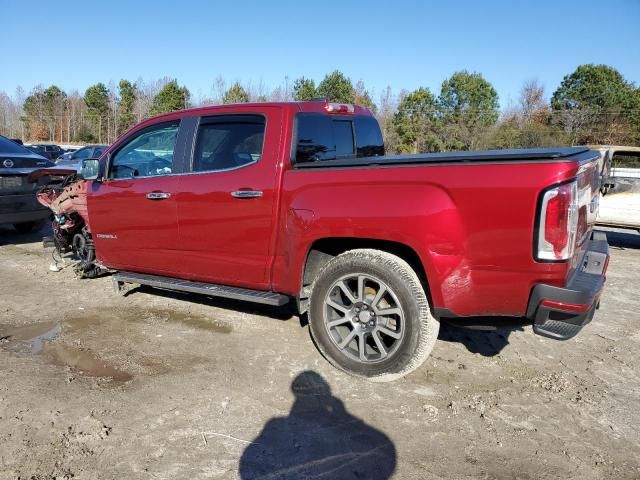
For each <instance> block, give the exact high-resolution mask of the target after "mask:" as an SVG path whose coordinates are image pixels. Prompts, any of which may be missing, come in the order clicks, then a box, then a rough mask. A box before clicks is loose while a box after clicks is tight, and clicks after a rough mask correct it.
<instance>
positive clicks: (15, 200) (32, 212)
mask: <svg viewBox="0 0 640 480" xmlns="http://www.w3.org/2000/svg"><path fill="white" fill-rule="evenodd" d="M50 213H51V212H50V211H49V209H48V208H46V207H43V206H42V205H40V204H39V203H38V201H37V200H36V196H35V194H33V193H28V194H24V195H0V223H25V222H37V221H39V220H44V219H46V218H49V215H50Z"/></svg>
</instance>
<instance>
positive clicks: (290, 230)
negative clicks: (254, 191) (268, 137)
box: [273, 162, 578, 315]
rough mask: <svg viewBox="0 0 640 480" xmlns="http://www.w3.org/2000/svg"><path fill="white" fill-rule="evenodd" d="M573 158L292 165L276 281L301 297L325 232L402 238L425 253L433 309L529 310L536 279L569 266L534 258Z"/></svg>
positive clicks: (560, 278) (558, 274)
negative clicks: (541, 208) (543, 211)
mask: <svg viewBox="0 0 640 480" xmlns="http://www.w3.org/2000/svg"><path fill="white" fill-rule="evenodd" d="M577 171H578V165H577V164H576V163H575V162H534V163H514V162H509V163H502V164H490V163H483V164H478V165H468V164H450V165H417V166H416V165H414V166H394V167H369V168H367V167H358V168H343V169H340V168H335V169H329V168H328V169H307V170H305V169H293V168H290V169H288V170H287V171H286V172H285V174H284V181H283V191H282V207H281V211H280V216H281V219H282V229H283V235H281V236H280V238H279V241H278V246H277V250H276V252H277V255H276V258H275V262H274V269H273V286H274V289H275V290H277V291H282V292H285V293H290V294H292V295H296V294H297V293H298V292H299V291H300V287H301V275H302V271H303V266H304V262H305V259H306V256H307V254H308V251H309V249H310V247H311V245H312V244H313V242H315V241H316V240H319V239H322V238H335V237H347V238H371V239H380V240H389V241H394V242H400V243H403V244H405V245H407V246H409V247H410V248H412V249H413V250H414V251H415V252H416V253H417V254H418V256H419V257H420V259H421V260H422V263H423V265H424V269H425V272H426V275H427V280H428V283H429V290H430V295H431V300H432V303H433V305H432V306H433V307H436V308H446V309H448V310H449V311H451V312H452V313H455V314H457V315H490V314H498V315H522V314H524V312H525V310H526V305H527V302H528V299H529V294H530V291H531V288H532V287H533V285H534V284H535V283H541V282H544V283H548V284H552V285H554V284H555V285H562V284H564V280H565V277H566V274H567V270H568V266H567V264H566V263H565V264H553V263H538V262H536V261H535V260H534V258H533V235H534V228H535V216H536V207H537V202H538V197H539V194H540V192H541V191H542V190H543V189H544V188H546V187H548V186H549V185H552V184H556V183H560V182H562V181H565V180H567V179H569V178H571V177H572V176H575V175H576V174H577Z"/></svg>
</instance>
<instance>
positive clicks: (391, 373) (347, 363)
mask: <svg viewBox="0 0 640 480" xmlns="http://www.w3.org/2000/svg"><path fill="white" fill-rule="evenodd" d="M352 276H356V277H357V278H358V282H359V281H360V280H359V279H360V277H365V278H367V277H368V278H371V279H378V280H379V281H380V282H379V285H383V284H384V287H385V288H382V287H380V288H379V290H382V291H383V292H384V291H385V289H386V291H388V292H389V295H392V296H393V298H392V300H393V301H395V303H397V307H398V308H395V309H386V310H378V309H377V311H378V312H379V314H378V317H377V318H376V321H381V317H380V315H381V314H384V312H390V311H391V310H400V311H401V315H402V317H400V316H399V317H398V320H397V322H396V321H394V322H393V324H394V325H395V327H396V328H397V329H398V332H401V337H400V338H399V339H398V340H394V339H391V338H387V337H384V330H379V332H381V333H383V336H381V335H380V334H379V333H378V334H377V336H378V339H377V340H380V338H385V339H386V340H387V341H391V342H392V344H391V346H390V347H389V346H388V345H383V346H382V348H381V349H378V348H377V347H376V345H378V341H376V342H373V340H376V339H373V338H372V336H373V334H372V333H368V335H369V336H368V337H367V336H366V335H367V333H365V334H364V336H363V338H367V339H368V340H366V341H368V342H370V343H369V344H367V343H364V342H365V340H362V342H363V343H362V344H361V343H359V342H360V341H361V340H360V338H359V337H358V338H355V342H356V344H355V346H356V347H357V349H358V352H361V351H363V350H364V351H365V352H366V351H369V352H373V354H372V358H373V359H368V358H367V359H364V360H363V359H362V355H363V354H362V353H358V354H357V355H358V358H353V357H354V353H353V352H352V349H351V347H348V348H345V347H342V348H340V344H342V343H344V341H347V338H346V337H350V336H352V334H353V330H350V329H351V328H352V327H353V329H355V328H356V327H358V328H362V329H364V328H368V326H369V325H371V324H370V323H369V324H364V325H363V324H362V322H363V319H361V318H360V316H359V315H361V314H355V317H354V316H353V315H354V314H353V311H354V310H353V309H355V311H360V310H361V309H360V308H356V303H354V302H353V300H359V299H362V300H364V299H365V298H366V297H365V287H364V286H363V287H360V286H359V283H358V287H357V290H358V291H352V290H351V288H349V290H350V291H351V293H352V297H354V298H351V299H350V300H348V301H349V302H350V303H352V305H351V307H350V308H351V309H352V310H350V311H349V312H350V313H346V312H342V311H340V312H338V311H336V313H338V315H339V314H340V313H341V312H342V314H343V316H342V317H340V316H338V321H342V324H343V325H344V326H342V325H341V326H340V327H339V328H343V329H344V330H343V331H345V332H348V333H345V334H344V338H340V337H339V334H337V333H336V332H335V330H331V328H334V329H337V328H338V327H335V326H334V327H330V325H331V324H333V323H337V322H336V321H335V318H334V320H331V319H330V316H331V312H332V310H331V309H332V308H333V304H335V302H334V301H330V300H332V299H333V298H334V297H335V294H336V292H338V296H340V295H342V293H340V290H337V289H338V286H337V283H338V284H342V285H344V282H345V281H347V282H349V281H352V278H353V277H352ZM343 279H345V280H343ZM366 281H367V280H364V281H363V284H365V282H366ZM372 281H373V282H374V285H375V280H372ZM336 282H337V283H336ZM360 290H362V292H360ZM341 291H342V292H344V290H342V289H341ZM385 295H386V294H385ZM374 296H375V298H378V295H377V294H376V295H374ZM355 297H358V298H355ZM347 298H349V297H347ZM367 301H370V300H367ZM373 302H375V299H374V300H373V301H370V304H369V309H370V310H369V311H372V310H374V309H375V308H374V307H375V305H373ZM377 304H378V306H379V305H380V298H378V302H377ZM359 305H360V306H361V308H362V309H364V308H367V307H364V306H363V305H364V304H363V303H362V302H360V303H359ZM350 315H351V316H350ZM368 315H371V314H368ZM347 317H349V318H351V320H350V321H348V322H345V321H344V319H345V318H347ZM366 320H369V317H368V316H367V317H365V321H366ZM387 321H388V320H385V322H387ZM359 322H360V323H359ZM387 325H388V323H384V325H383V326H384V327H385V328H386V327H387ZM398 325H399V326H398ZM309 327H310V333H311V336H312V338H313V340H314V342H315V344H316V346H317V347H318V350H320V352H321V353H322V355H323V356H324V357H325V358H326V359H327V360H328V361H329V362H330V363H331V364H333V365H334V366H335V367H337V368H339V369H340V370H342V371H344V372H346V373H348V374H350V375H354V376H357V377H364V378H368V379H370V380H373V381H378V382H385V381H391V380H395V379H397V378H399V377H402V376H404V375H406V374H407V373H409V372H411V371H413V370H415V369H416V368H418V367H419V366H420V365H421V364H422V363H423V362H424V361H425V360H426V358H427V357H428V356H429V354H430V353H431V350H432V349H433V346H434V344H435V341H436V339H437V338H438V331H439V329H440V324H439V322H438V320H437V319H436V318H435V317H433V316H432V315H431V311H430V309H429V303H428V300H427V296H426V294H425V291H424V288H423V287H422V284H421V282H420V279H419V278H418V276H417V275H416V273H415V271H414V270H413V269H412V268H411V267H410V266H409V264H408V263H407V262H405V261H404V260H402V259H401V258H399V257H397V256H395V255H392V254H390V253H387V252H383V251H379V250H370V249H359V250H350V251H348V252H345V253H343V254H341V255H338V256H336V257H334V258H333V259H331V260H330V261H329V262H328V263H327V264H326V265H325V266H324V267H323V268H322V269H321V271H320V272H319V273H318V276H317V278H316V279H315V281H314V283H313V285H312V289H311V297H310V306H309ZM371 328H373V329H376V328H378V324H375V326H374V327H371ZM362 329H361V330H359V331H358V332H362ZM387 330H388V329H387ZM336 337H338V339H336ZM338 340H341V341H338ZM349 345H354V344H353V343H349ZM361 345H362V346H364V348H362V347H361ZM385 349H389V351H388V352H387V350H385ZM380 350H385V352H384V353H385V354H386V355H387V356H386V357H384V358H383V357H382V354H379V356H380V359H375V356H376V351H380ZM366 355H367V354H365V356H366Z"/></svg>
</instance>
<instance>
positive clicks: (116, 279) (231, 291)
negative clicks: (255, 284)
mask: <svg viewBox="0 0 640 480" xmlns="http://www.w3.org/2000/svg"><path fill="white" fill-rule="evenodd" d="M111 278H112V280H113V288H114V290H115V291H116V292H121V291H122V286H123V284H125V283H135V284H138V285H148V286H150V287H156V288H164V289H166V290H178V291H180V292H190V293H200V294H202V295H209V296H212V297H222V298H231V299H234V300H243V301H246V302H254V303H262V304H265V305H273V306H276V307H280V306H282V305H286V304H287V303H289V297H287V296H286V295H280V294H279V293H274V292H263V291H260V290H250V289H248V288H239V287H230V286H227V285H216V284H214V283H204V282H193V281H191V280H182V279H180V278H171V277H161V276H158V275H147V274H144V273H134V272H118V273H115V274H113V276H112V277H111Z"/></svg>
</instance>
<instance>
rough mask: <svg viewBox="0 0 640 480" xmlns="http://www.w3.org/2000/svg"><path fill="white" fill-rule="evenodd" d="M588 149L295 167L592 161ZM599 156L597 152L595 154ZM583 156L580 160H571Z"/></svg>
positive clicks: (364, 159)
mask: <svg viewBox="0 0 640 480" xmlns="http://www.w3.org/2000/svg"><path fill="white" fill-rule="evenodd" d="M589 151H590V150H589V148H588V147H557V148H528V149H512V150H479V151H474V152H445V153H422V154H417V155H385V156H383V157H361V158H354V157H350V158H339V159H336V160H323V161H318V162H306V163H298V164H296V168H328V167H357V166H370V165H379V166H384V165H389V166H392V165H412V164H442V163H470V164H471V163H510V162H522V163H527V162H532V161H563V160H564V159H567V160H569V159H571V160H587V159H589V160H591V158H590V157H589V156H588V155H587V156H584V155H580V154H585V153H587V152H589ZM592 153H593V154H594V156H597V152H592ZM578 155H580V157H581V158H571V157H576V156H578Z"/></svg>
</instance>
